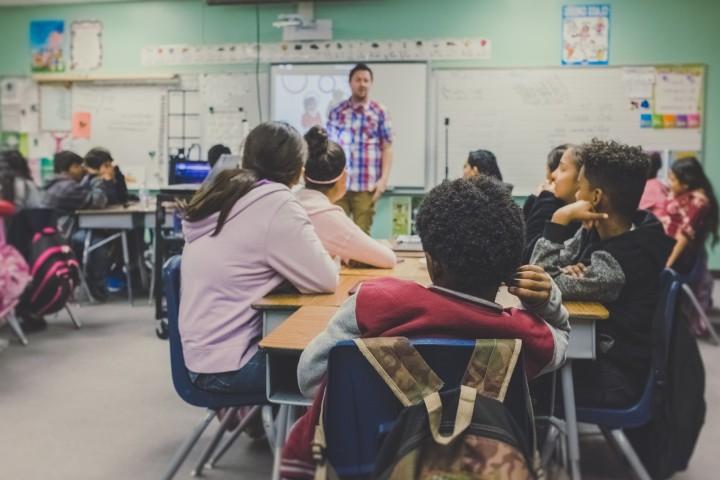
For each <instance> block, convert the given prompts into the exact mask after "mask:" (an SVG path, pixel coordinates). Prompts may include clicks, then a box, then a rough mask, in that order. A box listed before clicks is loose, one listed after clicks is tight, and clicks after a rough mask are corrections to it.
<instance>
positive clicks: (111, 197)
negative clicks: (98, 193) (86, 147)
mask: <svg viewBox="0 0 720 480" xmlns="http://www.w3.org/2000/svg"><path fill="white" fill-rule="evenodd" d="M85 169H86V170H87V173H88V177H89V181H90V185H92V186H93V187H97V188H100V189H102V190H103V191H104V192H105V195H106V196H107V199H108V205H116V204H123V203H127V201H128V189H127V185H126V184H125V176H124V175H123V174H122V172H121V171H120V168H119V167H118V166H116V165H114V160H113V157H112V155H111V154H110V152H109V151H107V150H105V149H104V148H100V147H95V148H93V149H92V150H90V151H89V152H87V154H85Z"/></svg>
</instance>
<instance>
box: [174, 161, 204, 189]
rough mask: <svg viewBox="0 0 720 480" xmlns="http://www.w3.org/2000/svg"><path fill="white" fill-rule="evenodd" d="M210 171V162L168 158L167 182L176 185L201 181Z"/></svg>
mask: <svg viewBox="0 0 720 480" xmlns="http://www.w3.org/2000/svg"><path fill="white" fill-rule="evenodd" d="M209 173H210V164H209V163H208V162H202V161H190V160H175V159H172V160H170V175H169V180H168V183H169V184H170V185H177V184H181V183H202V182H203V180H205V177H207V176H208V174H209Z"/></svg>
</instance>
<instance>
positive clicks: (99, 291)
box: [44, 151, 112, 300]
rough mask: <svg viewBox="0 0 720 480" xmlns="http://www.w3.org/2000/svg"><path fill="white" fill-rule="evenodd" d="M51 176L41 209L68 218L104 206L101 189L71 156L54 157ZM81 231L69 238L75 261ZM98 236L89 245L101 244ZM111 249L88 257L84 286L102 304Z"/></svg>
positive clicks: (104, 195) (81, 243) (104, 248)
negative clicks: (43, 206)
mask: <svg viewBox="0 0 720 480" xmlns="http://www.w3.org/2000/svg"><path fill="white" fill-rule="evenodd" d="M55 173H56V175H55V176H54V177H52V178H51V179H50V180H48V182H47V183H46V184H45V199H44V201H45V206H46V207H49V208H54V209H57V210H59V211H60V212H61V213H65V214H67V215H72V214H73V213H74V212H75V211H76V210H84V209H91V208H104V207H105V206H107V204H108V197H107V193H106V191H105V189H103V188H102V185H101V184H100V183H99V182H92V181H91V178H90V177H89V176H87V175H85V168H84V167H83V158H82V157H81V156H80V155H78V154H76V153H73V152H69V151H63V152H59V153H56V154H55ZM86 235H87V232H86V231H85V230H78V231H76V232H74V233H73V234H72V246H73V250H75V255H76V256H77V258H78V259H81V258H82V252H83V248H84V242H85V236H86ZM103 238H104V236H103V235H101V234H99V233H98V234H95V233H93V244H94V243H97V242H100V241H102V239H103ZM111 248H112V247H111V245H103V246H102V247H99V248H97V249H95V250H93V251H92V252H90V255H89V257H88V265H87V266H86V269H87V284H88V288H89V289H90V293H91V294H92V296H93V297H94V298H95V299H96V300H104V299H106V298H107V296H108V292H107V287H106V286H105V276H106V275H107V273H108V271H109V270H110V255H111Z"/></svg>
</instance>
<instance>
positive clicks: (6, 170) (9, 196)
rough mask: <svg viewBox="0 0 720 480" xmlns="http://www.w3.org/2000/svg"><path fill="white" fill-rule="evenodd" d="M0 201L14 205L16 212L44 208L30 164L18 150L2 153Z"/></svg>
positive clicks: (0, 155) (0, 159)
mask: <svg viewBox="0 0 720 480" xmlns="http://www.w3.org/2000/svg"><path fill="white" fill-rule="evenodd" d="M0 199H2V200H7V201H8V202H11V203H13V204H14V205H15V209H16V210H22V209H24V208H40V207H41V206H42V195H41V193H40V190H39V189H38V187H37V186H36V185H35V182H34V181H33V178H32V174H31V173H30V167H29V166H28V162H27V160H26V159H25V157H23V156H22V154H21V153H20V152H18V151H17V150H7V151H4V152H0Z"/></svg>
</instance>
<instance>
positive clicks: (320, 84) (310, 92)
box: [272, 65, 351, 133]
mask: <svg viewBox="0 0 720 480" xmlns="http://www.w3.org/2000/svg"><path fill="white" fill-rule="evenodd" d="M350 68H351V66H345V65H343V66H340V65H338V66H337V70H336V71H330V72H324V73H319V74H314V73H312V71H308V69H307V68H304V69H302V70H300V69H297V68H295V69H293V68H292V66H287V67H284V68H282V69H281V70H280V72H281V73H280V74H278V75H274V76H273V86H272V87H273V88H272V91H273V93H274V96H273V102H272V110H273V112H272V113H273V115H272V118H273V119H275V120H280V121H284V122H287V123H289V124H290V125H292V126H294V127H295V128H297V129H298V130H299V131H300V132H302V133H305V132H306V131H308V129H309V128H310V127H312V126H314V125H323V126H324V125H325V123H326V122H327V117H328V113H329V112H330V110H331V109H332V108H333V107H334V106H335V105H337V104H338V103H339V102H341V101H342V100H344V99H346V98H348V97H349V96H350V87H349V85H348V82H347V72H349V71H350ZM325 70H327V67H326V68H325ZM336 72H337V73H336Z"/></svg>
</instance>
